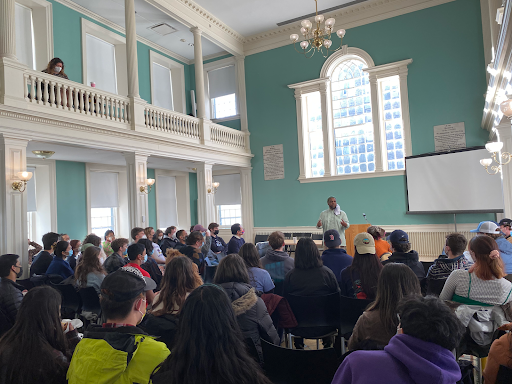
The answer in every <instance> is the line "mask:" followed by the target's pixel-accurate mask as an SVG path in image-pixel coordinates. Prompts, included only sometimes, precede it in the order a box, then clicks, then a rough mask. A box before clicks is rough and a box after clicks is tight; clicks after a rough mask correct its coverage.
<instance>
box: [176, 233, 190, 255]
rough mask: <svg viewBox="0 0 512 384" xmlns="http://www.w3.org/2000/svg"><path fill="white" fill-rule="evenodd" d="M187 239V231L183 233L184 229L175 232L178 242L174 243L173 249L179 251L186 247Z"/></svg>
mask: <svg viewBox="0 0 512 384" xmlns="http://www.w3.org/2000/svg"><path fill="white" fill-rule="evenodd" d="M187 237H188V236H187V231H185V230H184V229H180V230H179V231H178V232H176V239H177V240H178V242H177V243H176V245H175V246H174V248H175V249H177V250H180V249H181V248H184V247H186V246H187ZM180 252H181V251H180Z"/></svg>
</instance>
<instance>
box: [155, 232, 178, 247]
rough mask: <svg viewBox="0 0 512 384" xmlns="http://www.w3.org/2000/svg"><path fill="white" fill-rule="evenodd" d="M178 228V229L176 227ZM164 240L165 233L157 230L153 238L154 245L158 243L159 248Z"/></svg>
mask: <svg viewBox="0 0 512 384" xmlns="http://www.w3.org/2000/svg"><path fill="white" fill-rule="evenodd" d="M174 228H176V227H174ZM163 239H164V231H162V230H161V229H157V230H156V232H155V235H154V236H153V243H157V244H158V246H160V244H162V240H163Z"/></svg>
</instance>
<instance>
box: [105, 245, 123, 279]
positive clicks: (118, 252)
mask: <svg viewBox="0 0 512 384" xmlns="http://www.w3.org/2000/svg"><path fill="white" fill-rule="evenodd" d="M112 251H113V252H114V253H112V254H111V255H110V256H109V257H107V259H106V260H105V262H104V263H103V268H104V269H105V271H106V272H107V273H112V272H114V271H117V270H118V269H119V268H121V267H124V266H125V265H126V263H127V262H128V261H127V259H126V258H125V257H126V256H127V255H128V239H123V238H122V237H121V238H118V239H115V240H114V241H113V242H112Z"/></svg>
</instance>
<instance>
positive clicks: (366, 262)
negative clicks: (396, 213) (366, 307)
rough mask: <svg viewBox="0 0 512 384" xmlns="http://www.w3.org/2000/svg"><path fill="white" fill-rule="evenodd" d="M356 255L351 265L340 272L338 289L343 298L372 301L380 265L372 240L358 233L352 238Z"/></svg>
mask: <svg viewBox="0 0 512 384" xmlns="http://www.w3.org/2000/svg"><path fill="white" fill-rule="evenodd" d="M354 246H355V248H356V253H355V255H354V260H353V261H352V264H351V265H350V266H349V267H347V268H345V269H343V270H342V271H341V276H340V277H341V279H340V280H341V281H340V288H341V294H342V295H343V296H347V297H352V298H356V299H368V300H374V299H375V296H376V295H377V282H378V280H379V275H380V271H381V270H382V264H381V262H380V261H379V259H378V258H377V257H376V256H375V252H376V248H375V243H374V238H373V237H372V235H371V234H370V233H366V232H363V233H360V234H358V235H357V236H356V237H355V238H354Z"/></svg>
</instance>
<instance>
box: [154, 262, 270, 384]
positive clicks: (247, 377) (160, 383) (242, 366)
mask: <svg viewBox="0 0 512 384" xmlns="http://www.w3.org/2000/svg"><path fill="white" fill-rule="evenodd" d="M223 260H224V259H223ZM223 260H222V261H223ZM222 261H221V264H222ZM235 311H236V310H235ZM235 313H236V312H235ZM235 313H234V311H233V308H232V306H231V303H230V300H229V299H228V297H227V296H226V293H225V292H224V291H223V290H222V289H220V288H219V287H218V286H216V285H213V284H205V285H203V286H201V287H199V288H196V289H195V290H194V291H193V292H192V293H191V294H190V296H189V297H188V298H187V300H186V301H185V304H184V305H183V308H182V310H181V315H180V324H179V328H178V332H177V335H176V340H175V344H174V348H173V353H172V354H171V355H169V357H168V358H167V359H166V360H165V362H164V363H163V364H162V365H161V366H160V367H159V369H158V370H157V371H156V373H155V374H154V375H153V376H152V377H151V379H152V380H151V381H152V383H153V384H207V383H208V384H239V383H244V384H271V383H270V381H269V380H268V379H267V378H266V377H265V375H264V374H263V372H262V371H261V368H260V367H259V366H258V364H257V363H256V362H255V361H254V359H253V358H252V357H251V356H250V355H249V354H248V352H247V349H246V347H245V343H244V336H243V335H242V333H241V332H240V328H239V326H238V324H237V320H236V318H235V316H236V314H235Z"/></svg>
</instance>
